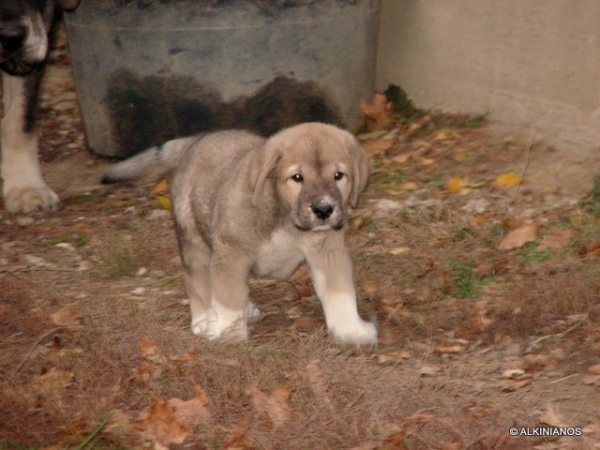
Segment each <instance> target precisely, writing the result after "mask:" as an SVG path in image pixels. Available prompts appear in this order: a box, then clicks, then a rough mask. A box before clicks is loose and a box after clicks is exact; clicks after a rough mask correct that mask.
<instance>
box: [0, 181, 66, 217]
mask: <svg viewBox="0 0 600 450" xmlns="http://www.w3.org/2000/svg"><path fill="white" fill-rule="evenodd" d="M4 202H5V207H6V210H7V211H9V212H13V213H19V212H21V213H29V212H32V211H56V210H58V209H59V208H60V199H59V198H58V195H56V193H55V192H54V191H53V190H52V189H50V188H49V187H48V186H28V187H14V188H12V189H9V190H8V192H6V194H5V196H4Z"/></svg>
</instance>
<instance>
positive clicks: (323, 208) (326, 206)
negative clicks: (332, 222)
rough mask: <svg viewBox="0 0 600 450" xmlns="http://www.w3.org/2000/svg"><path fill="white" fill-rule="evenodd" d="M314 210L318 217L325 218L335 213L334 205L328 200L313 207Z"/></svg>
mask: <svg viewBox="0 0 600 450" xmlns="http://www.w3.org/2000/svg"><path fill="white" fill-rule="evenodd" d="M312 212H313V213H314V215H315V216H317V218H318V219H320V220H325V219H328V218H329V217H330V216H331V215H332V214H333V205H332V204H330V203H327V202H320V203H317V204H316V205H315V206H313V207H312Z"/></svg>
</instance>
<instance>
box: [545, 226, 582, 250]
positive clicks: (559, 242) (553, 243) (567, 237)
mask: <svg viewBox="0 0 600 450" xmlns="http://www.w3.org/2000/svg"><path fill="white" fill-rule="evenodd" d="M573 236H575V232H574V231H573V230H563V229H561V228H555V229H554V230H553V231H552V234H549V235H546V236H544V237H543V238H542V240H541V241H540V246H539V248H540V250H543V249H546V248H555V249H562V248H565V247H566V246H567V245H569V243H570V242H571V238H572V237H573Z"/></svg>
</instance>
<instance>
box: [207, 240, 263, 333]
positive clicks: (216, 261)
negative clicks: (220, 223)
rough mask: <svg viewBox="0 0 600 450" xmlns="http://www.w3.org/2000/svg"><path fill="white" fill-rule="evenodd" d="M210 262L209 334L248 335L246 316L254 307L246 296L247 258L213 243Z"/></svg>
mask: <svg viewBox="0 0 600 450" xmlns="http://www.w3.org/2000/svg"><path fill="white" fill-rule="evenodd" d="M213 250H214V252H213V256H212V259H211V264H210V287H211V315H213V317H214V318H215V321H214V323H213V326H212V327H211V333H212V336H211V337H212V338H223V339H225V340H229V341H237V342H239V341H245V340H246V339H248V319H250V318H252V317H255V316H256V315H258V310H257V309H256V308H255V307H254V305H253V304H252V303H251V302H249V300H248V284H247V280H248V274H249V272H250V261H249V260H248V259H247V258H246V257H245V256H243V255H241V254H240V252H236V251H235V250H234V249H231V248H227V246H225V245H223V244H217V245H216V246H215V248H214V249H213Z"/></svg>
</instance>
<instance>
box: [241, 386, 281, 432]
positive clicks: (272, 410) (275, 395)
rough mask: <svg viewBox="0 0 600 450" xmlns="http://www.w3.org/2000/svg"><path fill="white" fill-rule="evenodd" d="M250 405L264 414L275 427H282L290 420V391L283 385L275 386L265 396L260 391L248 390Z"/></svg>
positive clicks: (256, 389)
mask: <svg viewBox="0 0 600 450" xmlns="http://www.w3.org/2000/svg"><path fill="white" fill-rule="evenodd" d="M250 395H251V396H252V403H253V405H254V408H255V409H256V411H258V412H259V413H261V414H265V415H266V416H267V417H268V418H269V420H271V422H273V425H275V426H276V427H278V426H281V425H283V424H284V423H285V422H287V421H288V420H290V417H291V408H290V405H289V399H290V395H291V391H290V390H289V388H288V387H287V386H285V385H281V386H276V387H275V388H273V390H272V391H271V394H266V393H265V392H263V391H261V390H260V389H258V388H256V387H253V388H251V389H250Z"/></svg>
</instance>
